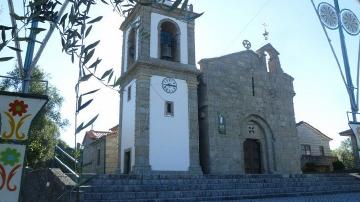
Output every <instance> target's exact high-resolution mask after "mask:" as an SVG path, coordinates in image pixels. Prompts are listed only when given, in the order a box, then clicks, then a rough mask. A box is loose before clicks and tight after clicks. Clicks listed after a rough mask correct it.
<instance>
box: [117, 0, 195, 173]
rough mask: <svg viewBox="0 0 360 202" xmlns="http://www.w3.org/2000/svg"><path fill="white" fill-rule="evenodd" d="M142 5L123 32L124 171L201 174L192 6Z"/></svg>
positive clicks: (121, 158)
mask: <svg viewBox="0 0 360 202" xmlns="http://www.w3.org/2000/svg"><path fill="white" fill-rule="evenodd" d="M170 7H171V2H170V1H164V2H163V3H154V4H153V5H152V6H141V5H139V4H138V5H136V6H135V7H134V9H133V11H132V12H131V13H130V14H129V16H128V17H127V18H126V19H125V21H124V22H123V23H122V25H121V27H120V28H121V30H122V31H123V49H122V53H123V54H122V68H121V84H120V85H121V89H120V121H119V127H120V130H119V132H120V135H119V144H120V145H119V170H120V172H121V173H150V174H151V173H158V172H160V173H161V172H169V171H172V172H174V171H175V172H186V173H201V169H200V165H199V128H198V127H199V126H198V101H197V85H198V82H197V76H198V75H199V71H198V70H197V69H196V65H195V38H194V21H193V20H192V21H189V20H187V19H188V18H189V16H193V15H195V13H194V12H193V11H192V6H188V7H187V9H185V10H180V9H175V10H173V11H171V12H169V8H170Z"/></svg>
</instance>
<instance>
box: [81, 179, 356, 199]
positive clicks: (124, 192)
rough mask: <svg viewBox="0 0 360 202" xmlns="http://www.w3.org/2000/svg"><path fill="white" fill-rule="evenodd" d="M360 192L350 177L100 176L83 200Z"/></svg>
mask: <svg viewBox="0 0 360 202" xmlns="http://www.w3.org/2000/svg"><path fill="white" fill-rule="evenodd" d="M356 191H360V179H358V178H356V177H353V176H351V175H349V174H311V175H310V174H308V175H286V176H285V175H148V176H147V175H99V176H97V177H96V178H94V179H93V180H92V181H91V183H90V184H89V185H87V186H82V187H81V192H82V193H81V198H82V200H83V201H222V200H239V199H250V198H266V197H279V196H298V195H318V194H330V193H345V192H356Z"/></svg>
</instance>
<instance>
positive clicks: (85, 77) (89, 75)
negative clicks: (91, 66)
mask: <svg viewBox="0 0 360 202" xmlns="http://www.w3.org/2000/svg"><path fill="white" fill-rule="evenodd" d="M91 76H92V75H91V74H87V75H84V76H83V77H81V79H80V80H79V81H80V82H82V81H87V80H89V79H90V78H91Z"/></svg>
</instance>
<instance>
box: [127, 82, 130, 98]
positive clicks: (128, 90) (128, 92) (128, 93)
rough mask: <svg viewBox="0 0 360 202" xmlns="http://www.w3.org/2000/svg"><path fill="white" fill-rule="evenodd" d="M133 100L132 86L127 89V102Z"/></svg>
mask: <svg viewBox="0 0 360 202" xmlns="http://www.w3.org/2000/svg"><path fill="white" fill-rule="evenodd" d="M130 100H131V85H130V86H129V87H128V88H127V101H130Z"/></svg>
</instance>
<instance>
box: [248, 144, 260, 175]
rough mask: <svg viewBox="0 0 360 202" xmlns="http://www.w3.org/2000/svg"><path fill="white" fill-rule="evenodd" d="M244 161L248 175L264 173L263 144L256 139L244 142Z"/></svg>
mask: <svg viewBox="0 0 360 202" xmlns="http://www.w3.org/2000/svg"><path fill="white" fill-rule="evenodd" d="M244 161H245V173H246V174H260V173H262V166H261V144H260V142H259V141H258V140H256V139H246V140H245V142H244Z"/></svg>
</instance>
